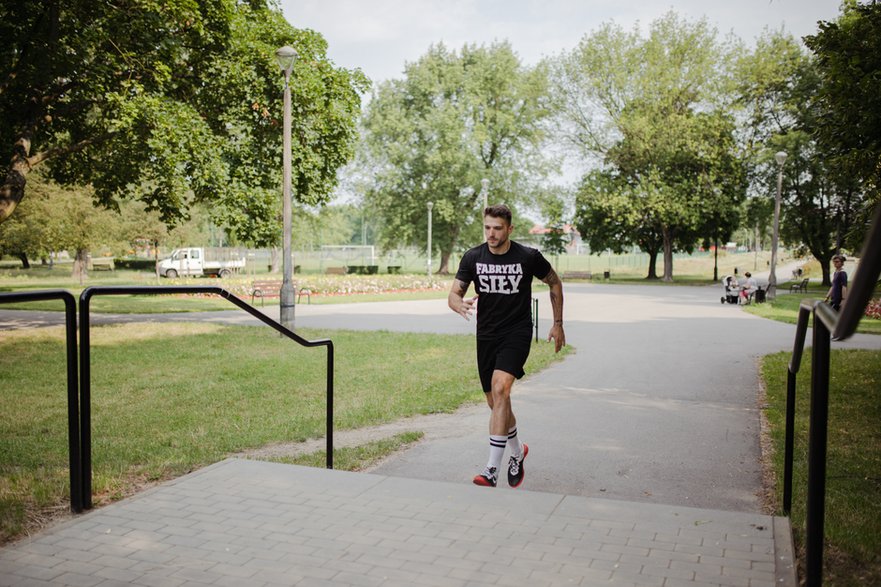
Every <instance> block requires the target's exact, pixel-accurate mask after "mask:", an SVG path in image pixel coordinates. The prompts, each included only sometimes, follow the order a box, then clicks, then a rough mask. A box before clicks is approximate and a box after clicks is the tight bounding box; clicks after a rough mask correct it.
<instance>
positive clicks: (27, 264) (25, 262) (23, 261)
mask: <svg viewBox="0 0 881 587" xmlns="http://www.w3.org/2000/svg"><path fill="white" fill-rule="evenodd" d="M16 256H17V257H18V258H19V260H21V268H22V269H30V268H31V262H30V261H29V260H28V254H27V253H17V254H16Z"/></svg>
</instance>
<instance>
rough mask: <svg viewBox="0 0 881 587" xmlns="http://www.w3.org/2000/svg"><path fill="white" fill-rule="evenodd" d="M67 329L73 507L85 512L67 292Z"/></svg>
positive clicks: (72, 319)
mask: <svg viewBox="0 0 881 587" xmlns="http://www.w3.org/2000/svg"><path fill="white" fill-rule="evenodd" d="M64 293H65V295H64V296H63V298H62V299H63V300H64V329H65V338H66V340H67V446H68V450H69V451H70V459H69V460H70V509H71V510H72V511H73V512H74V513H77V514H78V513H80V512H82V511H83V481H82V479H83V465H82V450H81V449H80V429H79V400H80V398H79V387H78V384H79V382H78V381H77V375H78V373H77V364H76V362H77V344H76V299H75V298H74V297H73V295H72V294H71V293H69V292H64Z"/></svg>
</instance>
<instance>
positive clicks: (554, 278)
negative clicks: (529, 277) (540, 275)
mask: <svg viewBox="0 0 881 587" xmlns="http://www.w3.org/2000/svg"><path fill="white" fill-rule="evenodd" d="M542 281H544V282H545V283H546V284H548V285H556V284H558V283H560V277H559V276H558V275H557V272H556V271H554V270H553V269H551V270H550V272H549V273H548V274H547V275H545V278H544V279H542Z"/></svg>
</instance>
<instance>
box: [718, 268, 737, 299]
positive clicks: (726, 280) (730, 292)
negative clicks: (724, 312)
mask: <svg viewBox="0 0 881 587" xmlns="http://www.w3.org/2000/svg"><path fill="white" fill-rule="evenodd" d="M722 287H723V288H724V289H725V295H724V296H722V299H721V303H723V304H724V303H725V302H728V303H729V304H736V303H737V296H738V295H739V293H740V288H739V287H738V286H737V278H736V277H734V276H733V275H726V276H725V277H723V278H722Z"/></svg>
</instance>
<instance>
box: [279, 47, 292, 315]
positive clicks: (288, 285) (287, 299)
mask: <svg viewBox="0 0 881 587" xmlns="http://www.w3.org/2000/svg"><path fill="white" fill-rule="evenodd" d="M275 58H276V60H277V61H278V66H279V68H281V71H282V73H283V74H284V129H283V132H284V146H283V149H282V165H283V167H284V180H283V183H282V216H283V221H284V234H283V235H282V256H283V258H282V281H281V292H280V294H279V304H280V308H279V322H281V324H282V326H284V327H285V328H288V329H289V330H293V329H294V280H293V258H292V253H291V87H290V81H291V72H292V71H293V70H294V62H295V61H296V60H297V52H296V51H295V50H294V49H293V47H288V46H284V47H282V48H281V49H279V50H278V51H276V52H275Z"/></svg>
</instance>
